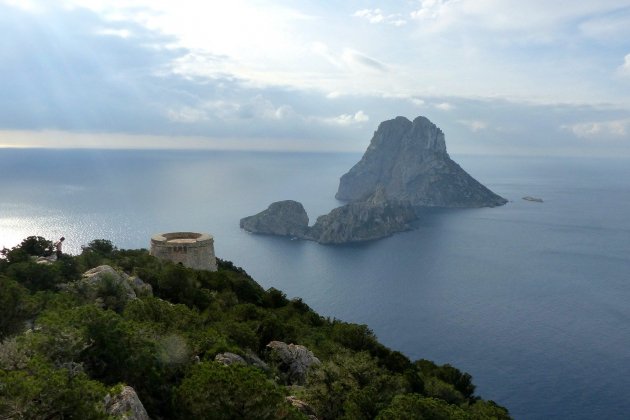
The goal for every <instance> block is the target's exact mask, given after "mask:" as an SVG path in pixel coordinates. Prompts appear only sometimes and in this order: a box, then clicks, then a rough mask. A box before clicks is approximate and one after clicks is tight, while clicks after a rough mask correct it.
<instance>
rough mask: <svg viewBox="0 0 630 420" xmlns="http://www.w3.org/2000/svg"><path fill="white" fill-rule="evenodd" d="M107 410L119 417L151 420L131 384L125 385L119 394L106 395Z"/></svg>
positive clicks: (132, 419)
mask: <svg viewBox="0 0 630 420" xmlns="http://www.w3.org/2000/svg"><path fill="white" fill-rule="evenodd" d="M105 412H106V414H107V415H109V416H112V417H115V418H117V419H124V420H150V419H149V415H148V414H147V410H145V408H144V406H143V405H142V401H140V398H138V394H136V391H135V390H134V389H133V388H132V387H130V386H124V387H123V388H122V390H121V391H120V393H119V394H115V395H113V396H112V395H109V394H108V395H107V396H106V397H105Z"/></svg>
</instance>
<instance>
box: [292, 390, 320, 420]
mask: <svg viewBox="0 0 630 420" xmlns="http://www.w3.org/2000/svg"><path fill="white" fill-rule="evenodd" d="M286 400H287V402H288V403H289V404H291V405H292V406H293V407H294V408H295V409H297V410H298V411H299V412H300V413H302V414H304V415H305V416H306V418H307V419H309V420H317V415H316V414H315V410H314V409H313V407H311V406H310V405H308V404H307V403H306V402H304V401H302V400H300V399H298V398H297V397H295V396H293V395H289V396H288V397H286Z"/></svg>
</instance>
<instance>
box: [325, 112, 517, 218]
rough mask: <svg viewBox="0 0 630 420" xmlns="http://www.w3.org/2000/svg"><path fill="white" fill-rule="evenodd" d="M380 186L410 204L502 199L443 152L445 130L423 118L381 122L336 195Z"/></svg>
mask: <svg viewBox="0 0 630 420" xmlns="http://www.w3.org/2000/svg"><path fill="white" fill-rule="evenodd" d="M379 186H382V187H383V188H384V190H385V193H386V195H387V197H388V199H390V200H399V201H408V202H409V203H411V205H412V206H414V207H427V206H428V207H494V206H500V205H503V204H505V203H506V202H507V200H505V199H504V198H502V197H500V196H498V195H496V194H495V193H493V192H492V191H490V190H489V189H488V188H486V187H485V186H483V185H481V184H480V183H479V182H478V181H476V180H475V179H474V178H473V177H471V176H470V175H469V174H468V173H466V171H464V170H463V169H462V168H461V167H460V166H459V165H458V164H457V163H455V162H454V161H453V160H452V159H451V158H450V157H449V155H448V153H447V152H446V143H445V141H444V133H443V132H442V130H440V129H439V128H438V127H437V126H436V125H435V124H433V123H432V122H431V121H429V120H428V119H427V118H425V117H418V118H416V119H415V120H414V121H413V122H411V121H409V120H408V119H407V118H404V117H396V118H395V119H393V120H388V121H384V122H382V123H381V124H380V125H379V127H378V129H377V130H376V132H375V133H374V136H373V137H372V140H371V142H370V146H369V147H368V148H367V150H366V151H365V154H364V155H363V158H362V159H361V160H360V161H359V162H358V163H357V164H356V165H354V166H353V167H352V168H351V169H350V171H349V172H348V173H346V174H345V175H343V176H342V177H341V180H340V183H339V190H338V191H337V194H336V196H335V197H336V198H337V199H339V200H345V201H362V200H365V199H366V197H369V196H370V195H372V194H374V192H375V191H376V190H377V188H378V187H379Z"/></svg>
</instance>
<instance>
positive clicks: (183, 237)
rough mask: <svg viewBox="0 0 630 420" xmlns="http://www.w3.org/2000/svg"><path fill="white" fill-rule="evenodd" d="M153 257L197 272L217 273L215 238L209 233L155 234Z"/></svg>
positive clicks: (152, 239)
mask: <svg viewBox="0 0 630 420" xmlns="http://www.w3.org/2000/svg"><path fill="white" fill-rule="evenodd" d="M151 255H153V256H155V257H157V258H160V259H162V260H169V261H173V262H174V263H181V264H183V265H184V266H185V267H189V268H195V269H197V270H209V271H217V258H216V256H215V254H214V238H213V237H212V236H211V235H208V234H207V233H197V232H171V233H158V234H155V235H153V236H152V237H151Z"/></svg>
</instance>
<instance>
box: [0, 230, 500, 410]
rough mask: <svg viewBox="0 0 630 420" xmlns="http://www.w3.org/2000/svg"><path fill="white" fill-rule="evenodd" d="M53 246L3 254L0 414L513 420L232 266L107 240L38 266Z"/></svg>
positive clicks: (359, 329) (29, 243)
mask: <svg viewBox="0 0 630 420" xmlns="http://www.w3.org/2000/svg"><path fill="white" fill-rule="evenodd" d="M50 246H51V243H50V242H49V241H47V240H45V239H44V238H40V237H29V238H27V239H25V240H24V241H23V242H22V243H21V244H20V245H18V246H16V247H14V248H12V249H10V250H8V249H5V250H3V251H2V258H1V259H0V340H1V343H0V418H80V419H100V418H122V417H121V416H122V415H127V414H128V413H129V412H132V415H131V417H129V418H136V419H140V418H147V416H148V417H150V418H152V419H178V418H180V419H191V418H196V419H197V418H199V419H202V418H207V419H215V418H216V419H230V418H252V419H254V418H255V419H272V418H281V419H300V418H302V419H304V418H319V419H334V418H349V419H350V418H351V419H362V418H365V419H369V418H380V419H451V418H456V419H486V418H487V419H492V418H494V419H508V418H509V415H508V412H507V410H506V409H504V408H502V407H500V406H498V405H496V404H495V403H493V402H492V401H486V400H482V399H481V398H480V397H478V396H477V395H475V393H474V391H475V387H474V385H473V384H472V382H471V377H470V375H468V374H466V373H463V372H461V371H459V370H458V369H456V368H454V367H452V366H450V365H443V366H437V365H435V364H434V363H432V362H431V361H428V360H417V361H410V360H409V359H408V358H407V357H406V356H404V355H403V354H401V353H400V352H397V351H393V350H391V349H388V348H387V347H385V346H384V345H382V344H381V343H379V342H378V340H377V339H376V337H375V336H374V334H373V333H372V332H371V331H370V329H369V328H368V327H367V326H366V325H356V324H350V323H346V322H343V321H340V320H336V319H330V318H324V317H322V316H320V315H318V314H317V313H315V312H314V311H313V310H312V309H310V308H309V307H308V306H307V305H306V304H305V303H304V302H303V301H302V300H301V299H299V298H296V299H288V298H287V297H286V296H285V295H284V293H282V292H281V291H279V290H276V289H273V288H271V289H269V290H264V289H263V288H262V287H261V286H260V285H259V284H257V283H256V282H255V281H254V280H253V279H252V278H251V277H250V276H249V275H248V274H247V273H246V272H245V271H244V270H243V269H241V268H239V267H236V266H235V265H234V264H232V263H231V262H229V261H222V260H219V270H218V271H217V272H209V271H196V270H192V269H187V268H185V267H183V266H179V265H174V264H172V263H169V262H163V261H160V260H157V259H156V258H154V257H152V256H150V255H149V254H148V252H147V251H146V250H119V249H117V248H116V247H115V246H113V244H112V243H111V242H109V241H107V240H95V241H92V242H91V243H90V244H89V246H88V247H86V248H84V250H83V252H82V253H81V255H78V256H66V255H64V256H62V258H61V259H59V260H58V261H51V262H49V261H43V260H40V261H36V257H38V256H41V255H45V254H47V253H48V252H49V248H50ZM121 407H122V408H121ZM145 410H146V411H145ZM126 413H127V414H126Z"/></svg>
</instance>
